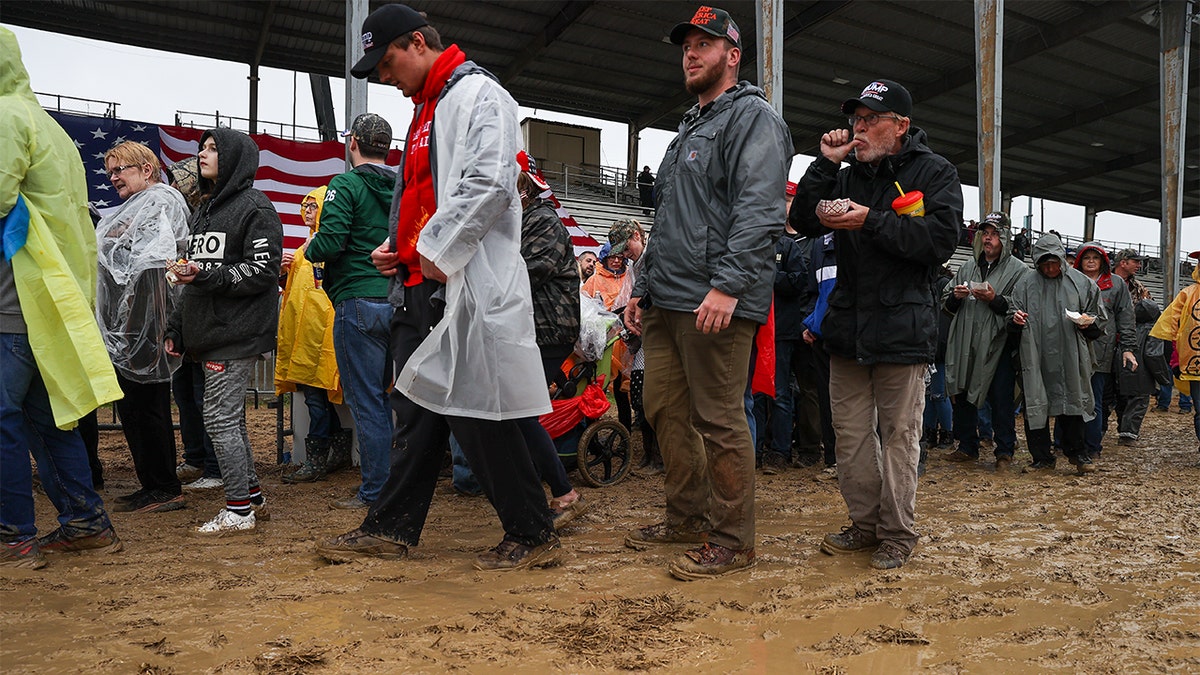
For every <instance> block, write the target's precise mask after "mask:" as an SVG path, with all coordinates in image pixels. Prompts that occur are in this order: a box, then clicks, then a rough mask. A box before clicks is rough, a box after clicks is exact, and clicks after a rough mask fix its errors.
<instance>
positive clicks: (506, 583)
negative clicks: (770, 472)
mask: <svg viewBox="0 0 1200 675" xmlns="http://www.w3.org/2000/svg"><path fill="white" fill-rule="evenodd" d="M250 412H251V427H252V429H254V437H255V440H256V444H257V445H256V451H257V454H258V456H259V458H260V463H259V474H260V476H262V477H263V478H264V480H263V485H264V488H265V490H266V494H267V495H268V499H269V503H270V507H271V511H272V513H273V519H272V520H271V521H270V522H268V523H265V524H262V525H260V530H261V531H260V533H258V534H257V535H254V536H250V537H239V538H233V539H225V540H218V541H216V542H211V543H210V542H207V541H198V540H195V539H192V538H190V537H189V536H188V532H189V530H191V529H192V528H194V527H195V526H196V525H198V524H200V523H201V522H203V521H204V520H206V519H208V518H210V517H212V516H213V515H214V514H215V513H216V512H217V511H218V510H219V509H220V508H221V507H222V495H221V494H220V492H219V491H217V492H211V493H207V494H201V495H194V496H191V497H190V499H189V501H188V507H187V509H185V510H183V511H176V512H172V513H165V514H143V515H139V514H124V513H117V514H114V515H113V520H114V522H115V524H116V527H117V529H118V531H119V533H120V535H121V537H122V539H123V540H124V542H125V550H124V552H122V553H119V554H115V555H91V556H89V555H75V556H57V557H53V558H52V559H51V564H50V566H48V567H46V568H45V569H42V570H38V571H24V570H4V571H2V572H0V670H2V671H3V672H5V673H58V672H62V673H75V672H105V673H108V672H112V673H193V672H220V673H362V672H416V673H422V672H428V673H436V672H444V671H453V670H459V671H466V672H512V671H514V670H515V669H517V668H522V667H532V668H536V669H538V670H539V671H548V672H618V671H664V672H665V671H685V670H691V671H696V672H704V673H716V672H721V673H727V672H738V673H740V672H818V673H860V672H889V673H891V672H906V671H914V670H922V671H932V672H939V673H941V672H945V673H955V672H986V673H995V672H1063V673H1109V672H1111V673H1117V672H1121V673H1124V672H1200V539H1198V536H1197V532H1198V531H1200V487H1198V485H1200V467H1198V466H1197V464H1198V460H1200V455H1197V452H1196V440H1195V438H1194V437H1193V434H1192V431H1191V418H1190V417H1188V416H1184V415H1178V414H1174V413H1173V412H1172V413H1165V414H1161V413H1151V414H1150V416H1149V417H1148V418H1147V422H1146V429H1145V433H1144V435H1143V441H1142V445H1141V447H1138V448H1124V447H1117V446H1116V445H1115V443H1109V444H1106V446H1105V451H1104V458H1103V459H1102V461H1101V463H1100V470H1099V471H1098V472H1097V473H1095V474H1092V475H1089V476H1087V477H1083V478H1080V477H1076V476H1075V475H1073V474H1072V473H1070V472H1069V471H1068V466H1067V465H1066V462H1065V461H1060V467H1061V468H1060V470H1059V471H1058V473H1056V474H1054V475H1038V476H1036V477H1031V476H1029V475H1021V474H1019V473H1016V471H1014V472H1013V473H1010V474H1005V475H997V474H996V473H994V472H993V470H992V469H991V464H990V462H987V461H985V460H990V459H991V458H990V456H988V457H986V458H985V460H981V461H980V462H979V463H978V464H976V465H974V466H962V465H958V464H952V463H950V462H945V461H938V460H936V459H934V460H932V461H931V462H930V468H929V472H928V474H927V475H926V476H925V478H923V479H922V482H921V487H920V494H919V496H918V503H917V526H918V529H919V530H920V532H921V533H922V535H923V537H922V542H921V545H920V546H919V548H918V549H917V551H916V554H915V555H914V557H913V558H912V560H911V561H910V562H909V564H908V565H907V566H906V567H904V568H903V569H901V570H896V571H891V572H879V571H875V570H873V569H871V568H870V567H869V566H868V564H867V563H868V556H867V555H863V556H857V557H840V558H833V557H829V556H826V555H823V554H822V553H820V552H819V551H818V550H817V544H818V542H819V541H820V538H821V536H822V535H823V534H824V533H825V532H828V531H833V530H837V529H838V528H839V527H840V526H842V525H843V524H845V506H844V504H843V502H842V500H841V497H840V495H839V494H838V491H837V485H836V482H834V481H828V480H820V479H818V474H819V471H818V469H816V468H809V469H792V470H789V471H786V472H784V473H783V474H781V475H777V476H762V475H760V476H759V481H758V532H759V546H758V556H759V564H758V566H757V567H756V568H755V569H753V570H752V571H751V572H750V573H748V574H739V575H734V576H731V577H726V578H724V579H721V580H713V581H701V582H692V583H683V582H679V581H676V580H674V579H673V578H671V577H670V576H669V575H668V574H667V572H666V569H665V567H666V564H667V562H668V560H669V557H670V555H671V553H667V552H663V553H656V552H650V553H637V552H634V551H631V550H629V549H627V548H625V547H624V546H623V545H622V541H623V539H624V536H625V533H626V532H627V531H628V530H630V529H631V528H633V527H635V526H637V525H640V524H645V523H650V522H653V521H655V520H656V519H658V518H659V517H660V516H661V513H662V509H663V497H662V478H661V476H640V475H635V476H632V477H630V478H629V479H628V480H626V481H625V482H624V483H622V484H620V485H618V486H615V487H609V488H606V489H593V490H587V491H586V493H585V494H586V498H587V499H588V501H590V502H591V506H592V509H591V512H590V513H589V514H588V515H587V516H585V517H584V518H583V519H582V520H581V521H580V522H579V524H578V525H576V526H572V527H570V528H569V529H568V530H566V531H565V532H564V538H563V542H564V547H565V550H566V557H565V562H564V564H563V565H561V566H559V567H556V568H552V569H548V570H535V571H528V572H515V573H507V574H498V573H491V574H484V573H479V572H476V571H474V570H472V568H471V562H472V560H473V558H474V556H475V555H476V554H477V553H479V552H480V551H482V550H484V549H486V548H488V547H490V546H492V545H494V544H495V543H496V542H497V541H499V538H500V530H499V527H498V523H497V521H496V520H495V516H494V513H493V512H492V511H491V510H490V508H489V506H488V504H487V502H486V501H485V500H484V499H482V498H468V497H462V496H458V495H456V494H454V493H453V492H452V491H451V490H450V489H449V486H448V481H444V482H443V483H444V484H443V485H442V486H441V487H439V490H438V495H437V497H436V498H435V502H434V506H433V510H432V512H431V514H430V519H429V523H428V526H427V527H426V530H425V536H424V538H423V539H422V541H421V546H420V547H419V548H417V549H416V550H415V552H414V555H413V556H412V558H411V559H409V560H407V561H401V562H385V561H367V562H358V563H352V564H347V565H328V564H325V563H324V562H322V561H321V560H320V559H318V558H317V556H316V555H315V554H314V553H313V543H314V541H315V540H316V539H317V538H318V537H325V536H331V535H334V534H337V533H339V532H342V531H345V530H348V529H351V528H353V527H355V526H356V525H357V524H358V523H359V521H360V519H361V515H362V514H361V513H358V512H345V511H334V510H330V509H329V507H328V503H329V502H330V501H331V500H333V499H335V498H341V497H345V496H348V495H349V494H351V491H352V490H353V489H354V487H355V485H356V484H357V481H356V478H355V475H354V473H352V472H342V473H340V474H338V475H335V476H333V477H331V478H330V479H329V480H328V481H325V482H321V483H316V484H309V485H298V486H290V485H284V484H282V483H281V482H280V480H279V476H280V474H281V471H280V469H279V468H278V467H276V466H274V438H273V419H274V417H273V411H271V410H268V409H266V408H261V409H259V410H257V411H256V410H253V409H252V410H251V411H250ZM1022 444H1024V439H1022ZM101 446H102V458H103V459H104V461H105V464H106V466H107V468H108V476H109V479H108V487H107V490H106V491H105V492H104V495H105V497H106V498H108V499H112V498H113V497H115V496H116V495H118V494H122V493H125V492H129V491H132V490H133V489H135V487H136V485H135V479H134V477H133V473H132V466H131V463H130V461H129V458H128V452H127V451H126V450H125V445H124V440H123V438H122V437H121V435H120V433H119V432H104V433H102V440H101ZM985 454H986V453H985ZM1025 463H1028V454H1027V453H1025V452H1024V451H1022V452H1019V453H1018V455H1017V461H1016V462H1015V463H1014V464H1016V465H1018V466H1019V465H1023V464H1025ZM38 504H39V521H38V522H39V527H40V528H41V529H42V531H43V532H47V531H49V529H50V528H53V527H54V526H55V523H54V518H53V515H54V514H53V511H52V509H51V508H50V506H49V504H48V502H46V500H45V498H44V497H41V496H39V500H38Z"/></svg>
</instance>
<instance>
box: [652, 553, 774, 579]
mask: <svg viewBox="0 0 1200 675" xmlns="http://www.w3.org/2000/svg"><path fill="white" fill-rule="evenodd" d="M756 562H757V561H756V560H755V557H754V549H752V548H748V549H745V550H742V551H735V550H733V549H731V548H725V547H724V546H719V545H716V544H703V545H701V546H700V547H699V548H693V549H689V550H687V551H684V552H683V553H682V554H680V555H679V557H678V558H676V559H675V560H674V561H672V562H671V566H670V567H669V568H668V569H669V570H670V572H671V575H672V576H674V577H675V578H676V579H681V580H683V581H694V580H696V579H712V578H714V577H723V576H725V575H726V574H733V573H734V572H741V571H743V570H748V569H750V568H751V567H754V564H755V563H756Z"/></svg>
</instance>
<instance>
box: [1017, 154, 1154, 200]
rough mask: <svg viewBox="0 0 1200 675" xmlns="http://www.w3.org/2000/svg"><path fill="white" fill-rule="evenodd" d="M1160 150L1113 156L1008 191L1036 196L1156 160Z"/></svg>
mask: <svg viewBox="0 0 1200 675" xmlns="http://www.w3.org/2000/svg"><path fill="white" fill-rule="evenodd" d="M1160 151H1161V149H1160V148H1147V149H1145V150H1141V151H1139V152H1135V153H1133V154H1129V155H1121V156H1120V157H1114V158H1113V159H1110V160H1108V161H1107V162H1102V163H1099V164H1089V165H1088V166H1086V167H1083V168H1080V169H1076V170H1075V171H1068V172H1067V173H1060V174H1058V175H1057V176H1049V177H1046V178H1039V179H1037V180H1036V181H1033V182H1030V183H1026V184H1024V185H1017V186H1014V187H1012V188H1009V189H1008V191H1009V192H1011V193H1012V194H1015V195H1033V196H1035V197H1036V196H1037V195H1038V192H1044V191H1045V190H1046V189H1048V188H1052V187H1058V186H1060V185H1066V184H1067V183H1074V182H1076V181H1080V180H1084V179H1085V178H1092V177H1094V176H1103V175H1104V174H1106V173H1110V172H1112V171H1120V170H1121V169H1128V168H1130V167H1134V166H1138V165H1139V164H1145V163H1146V162H1150V161H1153V160H1156V159H1158V157H1159V153H1160Z"/></svg>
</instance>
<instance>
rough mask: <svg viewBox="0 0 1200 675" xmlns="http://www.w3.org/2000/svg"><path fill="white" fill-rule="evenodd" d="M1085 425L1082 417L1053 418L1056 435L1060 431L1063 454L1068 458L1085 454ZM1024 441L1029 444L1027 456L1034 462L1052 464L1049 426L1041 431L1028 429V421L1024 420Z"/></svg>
mask: <svg viewBox="0 0 1200 675" xmlns="http://www.w3.org/2000/svg"><path fill="white" fill-rule="evenodd" d="M1085 428H1086V427H1085V424H1084V422H1083V416H1082V415H1059V416H1058V417H1055V418H1054V429H1055V434H1056V435H1057V433H1058V431H1059V430H1060V429H1061V430H1062V443H1063V454H1065V455H1066V456H1067V457H1068V458H1071V457H1077V456H1079V454H1080V453H1083V452H1087V449H1086V448H1085V446H1084V441H1083V437H1084V430H1085ZM1025 440H1026V441H1028V442H1029V454H1030V455H1031V456H1032V457H1033V461H1035V462H1051V463H1053V462H1054V450H1052V449H1051V447H1050V425H1049V424H1047V425H1046V426H1045V427H1043V428H1041V429H1030V428H1029V419H1028V418H1026V420H1025Z"/></svg>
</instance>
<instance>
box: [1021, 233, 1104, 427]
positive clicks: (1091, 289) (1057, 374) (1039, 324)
mask: <svg viewBox="0 0 1200 675" xmlns="http://www.w3.org/2000/svg"><path fill="white" fill-rule="evenodd" d="M1047 255H1053V256H1055V257H1057V258H1058V259H1059V260H1060V261H1061V262H1062V274H1061V275H1059V276H1058V277H1057V278H1054V279H1047V278H1046V277H1045V276H1043V275H1042V274H1041V272H1037V271H1035V272H1033V273H1031V274H1027V275H1026V276H1025V278H1024V279H1022V280H1021V281H1020V282H1019V283H1018V284H1017V288H1016V290H1014V291H1013V297H1012V300H1013V302H1012V305H1011V306H1010V307H1009V318H1010V319H1011V317H1012V314H1013V313H1014V312H1015V311H1016V310H1018V309H1019V310H1022V311H1024V312H1027V313H1028V314H1029V319H1028V321H1027V322H1026V324H1025V328H1024V330H1023V331H1022V335H1021V388H1022V390H1023V391H1024V393H1025V410H1026V417H1027V418H1028V420H1029V428H1031V429H1044V428H1046V425H1047V424H1048V423H1049V419H1050V417H1053V416H1056V415H1078V416H1081V417H1083V419H1084V420H1091V419H1092V418H1094V417H1095V416H1096V409H1095V401H1094V399H1093V398H1092V354H1091V351H1090V350H1089V349H1088V341H1089V340H1088V337H1087V335H1085V333H1084V331H1083V330H1082V329H1080V328H1079V327H1078V326H1076V325H1075V323H1074V322H1072V321H1071V319H1069V318H1068V317H1067V315H1066V310H1068V309H1069V310H1072V311H1075V312H1082V313H1086V314H1089V315H1091V316H1094V317H1099V316H1100V311H1101V310H1100V289H1099V288H1098V287H1097V286H1096V284H1094V283H1092V280H1091V279H1089V278H1087V277H1086V276H1084V274H1083V272H1080V271H1078V270H1076V269H1074V268H1072V267H1070V266H1069V265H1067V258H1066V249H1065V248H1064V247H1063V244H1062V241H1061V240H1060V239H1059V238H1058V237H1057V236H1055V235H1053V234H1047V235H1044V236H1042V238H1041V239H1038V240H1037V243H1035V244H1034V245H1033V260H1034V262H1035V263H1036V262H1037V261H1038V260H1041V259H1042V257H1043V256H1047ZM1126 295H1128V293H1126ZM1097 321H1099V319H1098V318H1097ZM1088 332H1089V333H1091V334H1092V335H1095V334H1096V332H1097V331H1088Z"/></svg>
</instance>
